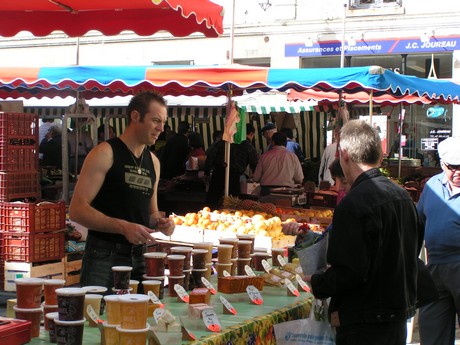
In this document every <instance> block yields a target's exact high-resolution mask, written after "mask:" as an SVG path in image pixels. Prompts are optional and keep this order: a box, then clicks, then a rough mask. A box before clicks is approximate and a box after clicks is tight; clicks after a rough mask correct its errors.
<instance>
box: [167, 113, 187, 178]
mask: <svg viewBox="0 0 460 345" xmlns="http://www.w3.org/2000/svg"><path fill="white" fill-rule="evenodd" d="M189 130H190V125H189V124H188V122H185V121H183V122H180V123H179V128H178V130H177V134H176V135H174V136H173V137H172V138H170V139H169V140H168V141H167V142H166V145H165V148H164V151H163V157H162V158H163V160H162V161H161V178H165V179H168V180H170V179H172V178H174V177H176V176H180V175H183V174H184V173H185V161H186V160H187V156H188V154H189V153H190V151H191V149H190V146H189V145H188V138H187V133H188V132H189Z"/></svg>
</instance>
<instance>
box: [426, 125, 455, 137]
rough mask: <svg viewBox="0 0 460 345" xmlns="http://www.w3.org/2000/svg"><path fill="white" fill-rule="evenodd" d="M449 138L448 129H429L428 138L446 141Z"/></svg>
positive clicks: (449, 132)
mask: <svg viewBox="0 0 460 345" xmlns="http://www.w3.org/2000/svg"><path fill="white" fill-rule="evenodd" d="M450 136H452V129H450V128H433V129H430V133H429V137H430V138H442V139H446V138H448V137H450Z"/></svg>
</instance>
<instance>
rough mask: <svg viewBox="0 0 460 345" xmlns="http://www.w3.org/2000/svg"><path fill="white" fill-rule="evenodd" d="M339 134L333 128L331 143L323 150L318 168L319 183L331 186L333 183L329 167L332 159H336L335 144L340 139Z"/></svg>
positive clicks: (338, 130)
mask: <svg viewBox="0 0 460 345" xmlns="http://www.w3.org/2000/svg"><path fill="white" fill-rule="evenodd" d="M339 133H340V129H339V128H335V129H334V138H333V141H332V143H331V144H329V145H328V146H327V147H326V148H325V149H324V152H323V156H322V157H321V165H320V167H319V174H318V181H319V183H321V181H327V182H329V183H330V184H331V186H333V185H334V183H335V181H334V179H333V178H332V176H331V172H330V171H329V166H330V165H331V163H332V162H333V161H334V159H336V158H337V142H338V141H339V137H340V135H339Z"/></svg>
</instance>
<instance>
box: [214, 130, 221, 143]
mask: <svg viewBox="0 0 460 345" xmlns="http://www.w3.org/2000/svg"><path fill="white" fill-rule="evenodd" d="M220 139H222V131H214V133H212V141H217V140H220Z"/></svg>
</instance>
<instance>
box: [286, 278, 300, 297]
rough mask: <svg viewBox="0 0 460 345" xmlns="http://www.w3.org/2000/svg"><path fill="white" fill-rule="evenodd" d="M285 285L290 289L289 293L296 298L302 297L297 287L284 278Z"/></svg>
mask: <svg viewBox="0 0 460 345" xmlns="http://www.w3.org/2000/svg"><path fill="white" fill-rule="evenodd" d="M284 285H286V287H287V288H288V289H289V291H291V293H292V294H293V295H294V296H296V297H299V296H300V293H299V290H297V289H296V288H295V286H294V285H293V284H292V282H291V281H290V280H289V279H287V278H284Z"/></svg>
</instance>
